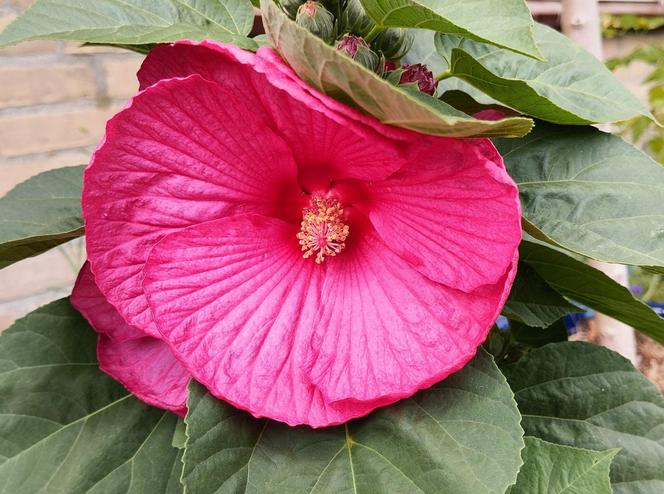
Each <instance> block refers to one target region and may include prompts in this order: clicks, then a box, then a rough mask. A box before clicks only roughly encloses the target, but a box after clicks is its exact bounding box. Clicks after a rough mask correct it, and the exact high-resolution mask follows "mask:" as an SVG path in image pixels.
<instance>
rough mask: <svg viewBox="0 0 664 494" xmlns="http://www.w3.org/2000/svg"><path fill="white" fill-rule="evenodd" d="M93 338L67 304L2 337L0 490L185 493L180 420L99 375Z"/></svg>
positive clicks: (28, 318)
mask: <svg viewBox="0 0 664 494" xmlns="http://www.w3.org/2000/svg"><path fill="white" fill-rule="evenodd" d="M96 343H97V336H96V333H95V332H94V331H93V330H92V328H90V326H88V324H87V323H86V322H85V320H84V319H83V317H81V316H80V315H79V314H78V312H76V311H75V310H74V309H73V308H72V307H71V305H70V304H69V301H68V300H67V299H62V300H59V301H57V302H53V303H51V304H49V305H46V306H44V307H42V308H40V309H38V310H36V311H34V312H32V313H31V314H29V315H27V316H26V317H24V318H23V319H20V320H18V321H17V322H16V323H14V325H13V326H12V327H10V328H9V329H7V330H6V331H4V332H3V333H2V334H0V396H2V400H0V492H1V493H7V494H9V493H11V494H33V493H35V492H48V493H63V494H65V493H66V494H76V493H99V494H102V493H103V494H110V493H118V494H120V493H122V494H124V493H137V494H138V493H144V492H150V493H155V494H157V493H168V494H175V493H181V492H182V486H181V485H180V483H179V480H178V479H179V476H180V473H181V470H182V465H181V462H180V459H179V453H178V452H179V450H178V449H176V448H173V447H172V446H171V439H172V437H173V432H174V430H175V427H176V423H177V416H175V415H173V414H171V413H168V412H164V411H163V410H158V409H156V408H151V407H148V406H147V405H145V404H143V403H141V402H139V401H138V400H137V399H135V398H134V397H133V396H132V395H130V394H129V392H128V391H127V390H126V389H124V388H123V387H122V386H121V385H120V384H118V383H116V382H115V381H114V380H113V379H111V378H110V377H109V376H107V375H106V374H104V373H103V372H102V371H101V370H99V366H98V363H97V359H96V355H95V351H96Z"/></svg>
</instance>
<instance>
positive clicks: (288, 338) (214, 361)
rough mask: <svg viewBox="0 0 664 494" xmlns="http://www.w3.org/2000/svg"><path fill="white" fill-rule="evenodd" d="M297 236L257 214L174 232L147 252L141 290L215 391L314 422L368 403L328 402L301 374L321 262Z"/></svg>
mask: <svg viewBox="0 0 664 494" xmlns="http://www.w3.org/2000/svg"><path fill="white" fill-rule="evenodd" d="M296 233H297V226H296V225H292V224H289V223H286V222H283V221H281V220H278V219H274V218H267V217H264V216H258V215H238V216H231V217H227V218H223V219H220V220H216V221H210V222H208V223H204V224H202V225H197V226H193V227H190V228H188V229H186V230H182V231H180V232H176V233H173V234H171V235H169V236H167V237H165V238H164V239H163V240H161V241H160V242H159V243H158V244H157V245H156V246H155V247H154V249H153V250H152V253H151V254H150V258H149V260H148V262H147V264H146V267H145V281H144V288H145V293H146V294H147V297H148V300H149V302H150V307H151V309H152V311H153V314H154V318H155V321H156V323H157V326H158V327H159V329H160V331H161V333H162V335H163V337H164V339H165V341H167V342H168V343H169V344H170V345H171V348H172V349H173V351H174V353H175V354H176V355H177V356H178V357H179V358H180V359H181V360H182V361H183V362H184V363H185V365H186V366H187V368H188V369H189V371H190V372H191V373H192V374H193V376H194V377H195V378H196V380H198V381H199V382H201V383H202V384H203V385H205V386H206V387H207V388H208V389H209V390H210V391H211V392H212V393H213V394H214V395H216V396H217V397H219V398H222V399H224V400H226V401H228V402H230V403H232V404H233V405H235V406H236V407H238V408H242V409H244V410H248V411H249V412H251V413H252V414H253V415H254V416H256V417H263V416H266V417H270V418H273V419H276V420H280V421H283V422H286V423H288V424H290V425H297V424H309V425H311V426H313V427H322V426H327V425H332V424H338V423H341V422H345V421H347V420H349V419H351V418H353V417H357V416H360V415H364V414H366V413H368V412H369V411H370V410H371V409H372V408H374V407H375V405H371V406H368V405H366V404H350V403H347V404H340V405H339V406H332V405H329V404H328V403H326V402H325V401H324V400H323V399H322V396H321V394H320V393H319V392H318V391H317V390H316V388H315V387H314V386H313V385H312V384H311V383H309V382H308V381H307V379H306V375H305V371H304V368H305V364H306V362H307V360H308V359H309V358H310V356H309V353H308V352H309V339H310V336H311V332H312V328H313V321H314V318H315V315H316V311H317V310H318V307H319V301H320V291H321V287H322V283H323V273H324V269H325V268H324V267H323V266H319V265H317V264H315V263H314V262H312V261H311V260H305V259H303V258H302V253H301V252H300V250H299V246H298V244H297V240H296Z"/></svg>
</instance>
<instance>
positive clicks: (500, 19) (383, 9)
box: [361, 0, 541, 58]
mask: <svg viewBox="0 0 664 494" xmlns="http://www.w3.org/2000/svg"><path fill="white" fill-rule="evenodd" d="M361 1H362V5H363V6H364V9H365V10H366V12H367V14H368V15H369V17H371V18H372V19H373V21H374V22H375V23H376V25H378V26H380V27H386V26H389V27H414V28H424V29H432V30H434V31H438V32H441V33H449V34H456V35H458V36H464V37H466V38H470V39H474V40H476V41H484V42H487V43H492V44H494V45H497V46H501V47H504V48H507V49H509V50H513V51H515V52H519V53H523V54H524V55H528V56H531V57H535V58H539V57H541V53H540V51H539V50H538V47H537V42H536V41H535V39H534V37H533V19H532V17H531V16H530V11H529V10H528V6H527V5H526V2H524V1H523V0H465V1H464V2H463V5H460V4H459V2H458V1H456V0H361ZM479 12H481V15H478V13H479ZM487 20H489V21H488V22H487Z"/></svg>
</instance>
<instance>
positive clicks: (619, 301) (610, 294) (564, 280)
mask: <svg viewBox="0 0 664 494" xmlns="http://www.w3.org/2000/svg"><path fill="white" fill-rule="evenodd" d="M519 254H520V258H521V260H522V261H523V262H525V263H526V264H528V265H529V266H530V267H532V268H533V269H534V270H535V271H537V274H539V275H540V276H541V277H542V278H544V279H545V280H546V282H547V283H548V284H549V285H551V286H552V287H553V288H555V289H556V290H558V291H559V292H560V293H562V294H563V295H565V296H566V297H567V298H569V299H572V300H575V301H577V302H579V303H581V304H583V305H586V306H588V307H591V308H593V309H595V310H597V311H599V312H602V313H603V314H606V315H607V316H610V317H613V318H614V319H618V320H619V321H622V322H624V323H625V324H628V325H630V326H633V327H634V328H635V329H637V330H639V331H640V332H642V333H644V334H647V335H648V336H650V337H651V338H653V339H654V340H656V341H658V342H660V343H662V344H664V319H662V318H661V317H659V316H658V315H657V313H656V312H655V311H653V310H652V309H651V308H650V307H648V306H647V305H646V304H644V303H643V302H641V301H640V300H638V299H636V298H634V296H633V295H632V294H631V292H630V291H629V290H628V289H627V288H625V287H624V286H622V285H621V284H620V283H617V282H616V281H614V280H613V279H611V278H609V277H608V276H607V275H605V274H604V273H602V272H601V271H600V270H598V269H595V268H593V267H592V266H589V265H587V264H585V263H583V262H581V261H577V260H576V259H574V258H572V257H570V256H567V255H565V254H563V253H562V252H558V251H556V250H553V249H549V248H548V247H545V246H543V245H540V244H537V243H533V242H527V241H526V242H522V243H521V247H520V248H519Z"/></svg>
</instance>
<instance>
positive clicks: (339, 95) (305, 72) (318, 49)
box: [261, 0, 532, 137]
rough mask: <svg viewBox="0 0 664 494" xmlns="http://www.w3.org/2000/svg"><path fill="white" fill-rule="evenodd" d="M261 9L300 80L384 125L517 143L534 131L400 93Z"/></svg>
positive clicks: (522, 123)
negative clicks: (520, 138)
mask: <svg viewBox="0 0 664 494" xmlns="http://www.w3.org/2000/svg"><path fill="white" fill-rule="evenodd" d="M261 9H262V11H263V23H264V25H265V30H266V32H267V35H268V38H269V40H270V41H271V42H272V44H273V46H274V47H275V48H276V49H277V51H278V52H279V53H280V54H281V56H282V57H283V58H284V59H285V60H286V62H288V64H289V65H290V66H291V67H292V68H293V70H295V72H296V73H297V74H298V75H299V76H300V77H301V78H302V79H304V80H305V81H306V82H307V83H309V84H311V85H312V86H313V87H315V88H316V89H318V90H320V91H322V92H324V93H326V94H328V95H330V96H332V97H334V98H336V99H338V100H340V101H343V102H345V103H348V104H351V105H353V106H355V107H357V108H359V109H360V110H362V111H364V112H365V113H369V114H371V115H373V116H374V117H376V118H377V119H378V120H380V121H381V122H384V123H387V124H391V125H395V126H397V127H403V128H407V129H412V130H416V131H420V132H424V133H427V134H434V135H444V136H454V137H469V136H497V135H500V136H506V137H518V136H522V135H525V134H527V133H528V132H529V131H530V129H531V127H532V121H531V120H529V119H527V118H520V117H519V118H508V119H503V120H500V121H497V122H494V121H487V120H477V119H474V118H472V117H469V116H468V115H466V114H465V113H462V112H460V111H459V110H456V109H455V108H453V107H451V106H450V105H448V104H446V103H443V102H442V101H439V100H437V99H436V98H433V97H431V96H429V95H428V94H423V93H416V92H414V91H407V90H404V89H402V88H397V87H395V86H393V85H391V84H390V83H389V82H387V81H385V80H384V79H381V78H380V77H379V76H377V75H376V74H375V73H373V72H371V71H369V70H367V69H366V68H365V67H363V66H361V65H360V64H358V63H356V62H355V61H354V60H352V59H351V58H350V57H347V56H346V55H344V54H342V53H340V52H338V51H337V50H335V49H334V48H332V47H331V46H328V45H327V44H325V43H324V42H323V41H322V40H321V39H319V38H317V37H316V36H314V35H313V34H311V33H309V32H308V31H307V30H306V29H303V28H301V27H300V26H298V25H297V24H296V23H295V22H293V21H292V20H290V19H289V18H288V17H287V16H286V15H285V14H284V13H283V12H282V11H281V10H280V9H279V8H278V7H277V6H276V5H275V4H274V2H273V1H272V0H262V2H261Z"/></svg>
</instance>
